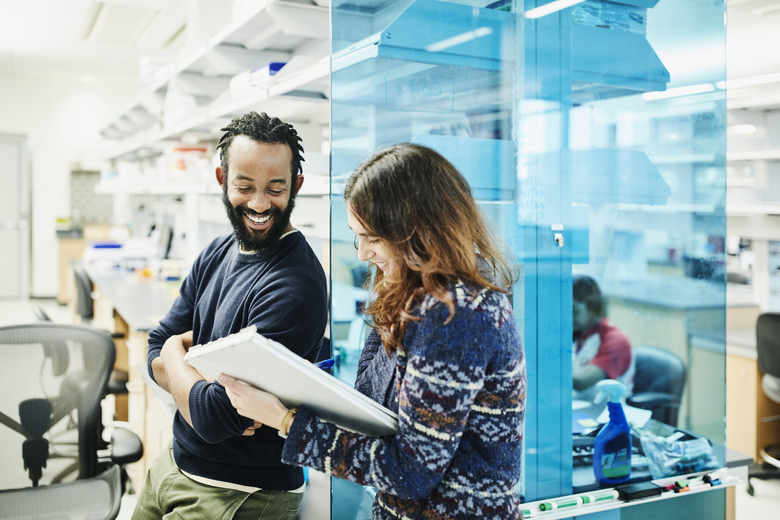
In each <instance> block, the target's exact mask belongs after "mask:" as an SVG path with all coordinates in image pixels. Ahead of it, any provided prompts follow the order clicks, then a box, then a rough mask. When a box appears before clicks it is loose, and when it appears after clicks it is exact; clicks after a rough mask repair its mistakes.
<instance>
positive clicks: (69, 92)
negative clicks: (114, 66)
mask: <svg viewBox="0 0 780 520" xmlns="http://www.w3.org/2000/svg"><path fill="white" fill-rule="evenodd" d="M0 94H2V95H0V114H2V116H1V117H0V133H6V134H17V135H25V136H26V137H27V140H28V144H29V147H30V160H31V169H32V172H31V173H32V178H31V182H30V183H29V185H30V187H31V196H32V201H31V207H32V237H31V244H32V257H31V264H32V265H31V269H30V271H31V278H32V280H31V285H30V295H31V296H32V297H53V296H55V295H56V293H57V268H58V264H57V260H58V259H57V243H56V227H55V222H56V219H57V217H66V216H68V215H69V213H70V202H69V201H70V184H69V182H70V171H71V169H72V166H73V165H75V164H79V165H80V167H82V168H90V169H91V168H94V169H98V168H100V164H99V162H98V161H97V159H96V157H97V156H98V155H99V154H98V150H99V149H100V147H101V142H100V137H99V130H100V128H101V127H102V126H103V125H104V124H105V123H106V121H108V120H110V119H111V118H112V117H113V116H115V115H116V114H117V112H118V111H119V110H121V109H122V108H123V106H124V105H125V104H127V103H129V102H130V100H131V99H132V98H133V97H134V96H135V95H137V94H138V85H132V86H128V87H117V86H110V87H109V86H98V85H88V84H81V83H68V82H63V81H60V82H54V81H44V80H34V79H11V78H5V77H0Z"/></svg>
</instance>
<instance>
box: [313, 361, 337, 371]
mask: <svg viewBox="0 0 780 520" xmlns="http://www.w3.org/2000/svg"><path fill="white" fill-rule="evenodd" d="M333 363H335V361H334V360H332V359H326V360H325V361H320V362H319V363H317V368H321V369H323V370H327V369H329V368H330V367H332V366H333Z"/></svg>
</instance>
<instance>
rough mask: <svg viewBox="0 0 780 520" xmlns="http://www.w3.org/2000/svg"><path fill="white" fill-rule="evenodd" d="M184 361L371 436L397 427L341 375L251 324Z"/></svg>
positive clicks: (393, 418) (385, 411) (198, 347)
mask: <svg viewBox="0 0 780 520" xmlns="http://www.w3.org/2000/svg"><path fill="white" fill-rule="evenodd" d="M184 360H185V361H186V362H187V363H189V364H190V365H192V366H193V367H195V368H196V369H197V370H198V371H199V372H200V373H202V374H203V375H205V376H207V377H211V378H214V379H216V378H217V377H219V375H220V374H225V375H228V376H232V377H234V378H236V379H239V380H241V381H244V382H245V383H248V384H250V385H252V386H255V387H257V388H260V389H262V390H265V391H267V392H270V393H272V394H274V395H276V396H277V397H278V398H279V400H280V401H282V403H284V405H285V406H287V407H288V408H291V407H298V406H301V405H306V406H307V407H309V408H311V409H312V410H314V411H316V412H317V415H318V416H319V417H320V419H323V420H326V421H329V422H332V423H334V424H336V425H338V426H340V427H342V428H345V429H348V430H351V431H354V432H358V433H363V434H366V435H372V436H384V435H392V434H394V433H395V432H396V431H398V416H397V415H396V414H395V413H394V412H392V411H391V410H389V409H387V408H385V407H384V406H382V405H380V404H379V403H377V402H376V401H374V400H372V399H370V398H369V397H367V396H365V395H363V394H361V393H360V392H358V391H357V390H355V389H354V388H352V387H351V386H349V385H348V384H346V383H344V382H343V381H341V380H340V379H337V378H335V377H334V376H332V375H331V374H329V373H327V372H326V371H324V370H322V369H321V368H318V367H317V365H315V364H313V363H310V362H309V361H307V360H306V359H303V358H302V357H300V356H298V355H297V354H295V353H294V352H292V351H290V350H288V349H287V348H286V347H285V346H284V345H282V344H280V343H278V342H276V341H273V340H270V339H268V338H266V337H264V336H262V335H261V334H260V333H258V332H257V330H256V327H255V326H254V325H251V326H249V327H247V328H245V329H242V330H240V331H239V332H236V333H235V334H231V335H229V336H226V337H224V338H220V339H218V340H215V341H212V342H210V343H206V344H205V345H196V346H193V347H192V348H190V350H189V352H187V354H186V355H185V356H184Z"/></svg>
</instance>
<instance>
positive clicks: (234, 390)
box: [218, 375, 288, 430]
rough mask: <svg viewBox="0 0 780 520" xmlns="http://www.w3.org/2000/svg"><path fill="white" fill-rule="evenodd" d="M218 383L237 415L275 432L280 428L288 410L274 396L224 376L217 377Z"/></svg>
mask: <svg viewBox="0 0 780 520" xmlns="http://www.w3.org/2000/svg"><path fill="white" fill-rule="evenodd" d="M218 381H219V382H220V383H221V384H222V386H224V387H225V390H227V395H228V398H230V404H232V405H233V407H234V408H235V409H236V411H237V412H238V413H239V415H242V416H244V417H247V418H249V419H253V420H254V421H256V422H259V423H261V424H265V425H267V426H270V427H272V428H276V429H277V430H279V429H280V428H281V427H282V419H283V418H284V416H285V415H286V414H287V412H288V410H287V407H286V406H284V405H283V404H282V402H281V401H279V399H277V397H276V396H275V395H273V394H269V393H268V392H264V391H263V390H259V389H257V388H255V387H252V386H249V385H245V384H244V383H242V382H240V381H239V380H238V379H235V378H232V377H230V376H226V375H221V376H219V378H218Z"/></svg>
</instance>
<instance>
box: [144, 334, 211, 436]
mask: <svg viewBox="0 0 780 520" xmlns="http://www.w3.org/2000/svg"><path fill="white" fill-rule="evenodd" d="M190 347H192V331H187V332H185V333H183V334H178V335H176V336H171V337H170V338H168V339H167V340H166V341H165V343H164V344H163V347H162V351H161V352H160V357H159V360H161V362H160V363H156V364H155V361H158V360H154V361H153V362H152V370H154V378H155V380H156V381H158V384H160V386H162V387H163V388H165V389H166V390H168V391H169V392H170V393H171V395H172V396H173V400H174V402H175V403H176V408H177V409H178V410H179V413H181V415H182V417H184V420H185V421H187V424H189V425H190V426H192V419H191V417H190V390H192V386H193V385H194V384H195V383H197V382H198V381H201V380H204V379H205V378H204V377H203V376H202V375H201V373H200V372H198V371H197V370H195V369H194V368H193V367H191V366H190V365H189V364H187V363H186V362H185V361H184V356H185V354H187V350H189V348H190ZM162 381H165V382H166V386H167V388H166V387H165V386H163V384H161V382H162Z"/></svg>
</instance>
